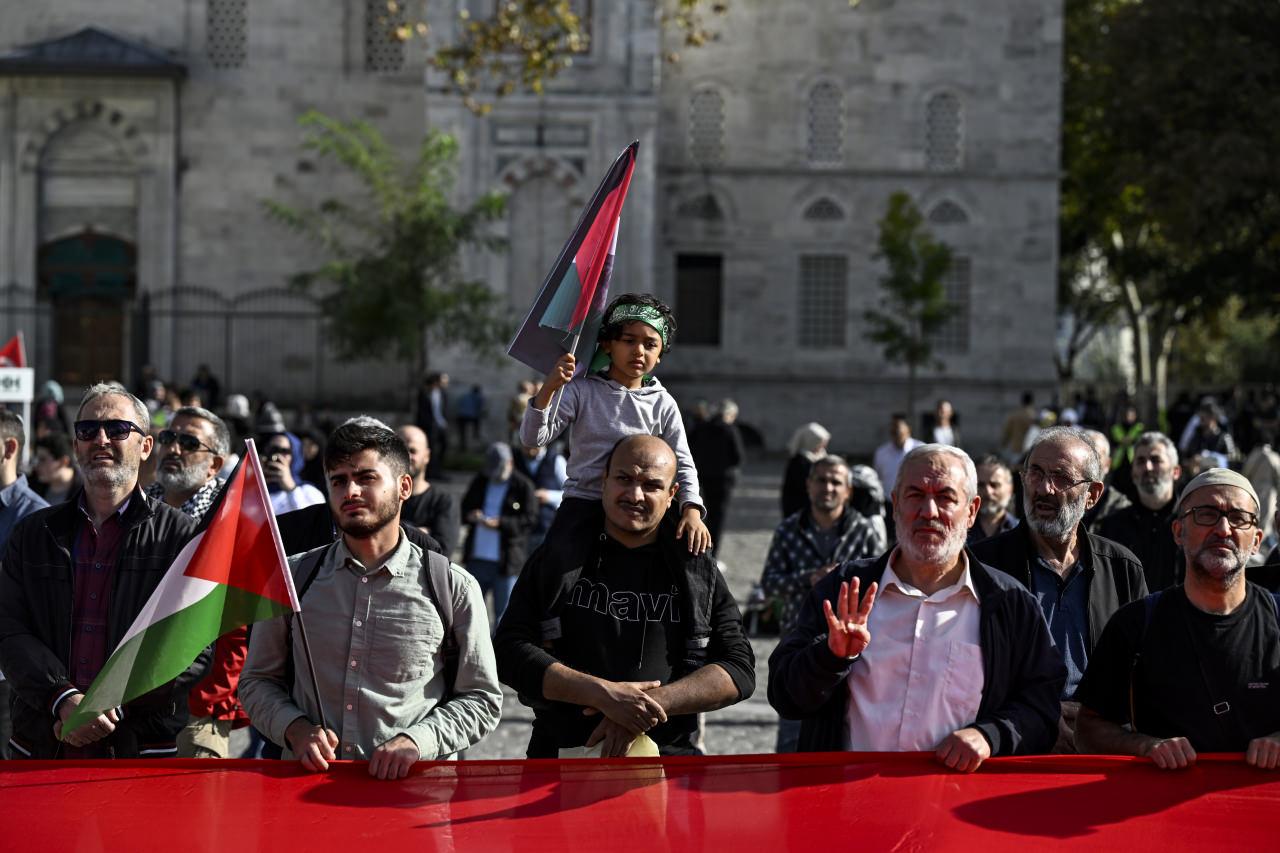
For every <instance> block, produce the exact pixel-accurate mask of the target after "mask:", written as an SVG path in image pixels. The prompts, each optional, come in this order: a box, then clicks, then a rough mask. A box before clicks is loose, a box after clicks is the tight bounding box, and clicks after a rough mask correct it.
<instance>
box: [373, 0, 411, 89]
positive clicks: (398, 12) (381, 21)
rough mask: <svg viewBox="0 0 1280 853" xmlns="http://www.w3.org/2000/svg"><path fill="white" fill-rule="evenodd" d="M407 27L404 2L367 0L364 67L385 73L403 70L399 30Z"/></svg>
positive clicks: (398, 0) (402, 43) (402, 53)
mask: <svg viewBox="0 0 1280 853" xmlns="http://www.w3.org/2000/svg"><path fill="white" fill-rule="evenodd" d="M403 26H406V11H405V3H404V0H366V2H365V11H364V68H365V70H366V71H373V72H376V73H380V74H388V73H394V72H397V71H399V70H400V69H402V68H404V42H403V41H401V40H400V36H399V30H400V28H401V27H403Z"/></svg>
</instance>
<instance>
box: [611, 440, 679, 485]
mask: <svg viewBox="0 0 1280 853" xmlns="http://www.w3.org/2000/svg"><path fill="white" fill-rule="evenodd" d="M632 462H643V463H645V464H646V465H650V466H656V467H659V468H661V467H669V468H670V476H669V477H668V478H667V482H668V483H671V482H674V481H675V478H676V454H675V451H673V450H672V449H671V445H669V444H667V442H666V441H665V440H664V439H662V438H660V437H659V436H656V435H629V436H627V437H626V438H624V439H622V440H621V441H619V442H618V443H617V444H615V445H614V446H613V450H612V451H610V453H609V458H608V459H606V460H605V474H606V476H607V475H608V474H610V473H612V472H613V466H614V465H615V464H624V463H632Z"/></svg>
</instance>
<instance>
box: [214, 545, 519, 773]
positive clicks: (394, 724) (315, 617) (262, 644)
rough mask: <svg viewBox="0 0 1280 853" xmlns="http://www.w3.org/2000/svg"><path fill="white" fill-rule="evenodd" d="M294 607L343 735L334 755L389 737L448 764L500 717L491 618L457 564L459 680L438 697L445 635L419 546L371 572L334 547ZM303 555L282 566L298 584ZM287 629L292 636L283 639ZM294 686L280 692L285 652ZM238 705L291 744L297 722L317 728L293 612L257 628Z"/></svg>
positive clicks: (364, 749) (329, 713)
mask: <svg viewBox="0 0 1280 853" xmlns="http://www.w3.org/2000/svg"><path fill="white" fill-rule="evenodd" d="M325 547H328V548H329V551H328V553H326V554H325V556H324V559H323V561H322V562H321V565H320V569H319V572H318V573H317V575H316V578H315V581H314V582H313V583H312V584H311V587H310V588H309V589H308V590H307V593H306V597H305V598H304V599H303V601H302V607H303V610H302V617H303V619H305V620H306V628H307V635H308V638H309V639H310V641H311V653H312V655H313V657H314V659H315V664H316V678H317V681H318V683H319V687H320V697H321V702H322V704H323V708H324V716H325V721H326V722H327V723H328V724H329V727H330V728H331V729H333V730H334V732H336V733H337V735H338V738H339V744H338V750H337V752H338V758H342V759H368V758H370V757H371V756H372V754H373V751H374V750H375V749H376V748H377V747H378V746H380V745H382V744H383V743H386V742H387V741H388V740H390V739H391V738H393V737H395V736H396V735H401V734H403V735H408V736H409V737H410V738H412V739H413V741H414V743H416V744H417V746H418V751H419V753H420V754H421V756H422V758H423V759H424V760H425V759H434V758H444V757H447V756H449V755H451V754H453V753H456V752H458V751H459V750H462V749H465V748H466V747H468V746H471V745H472V744H474V743H476V742H477V741H479V740H480V739H481V738H482V737H484V736H485V735H487V734H488V733H489V732H491V731H493V729H494V727H495V726H497V724H498V718H499V716H500V714H501V709H502V690H501V688H500V687H499V686H498V674H497V668H496V666H495V664H494V657H493V645H492V643H491V642H490V638H489V620H488V617H487V615H486V611H485V606H484V599H483V597H482V596H481V593H480V588H479V586H478V585H477V584H476V582H475V579H474V578H472V577H471V575H469V574H467V573H466V572H464V571H463V570H462V569H460V568H458V567H457V566H452V567H451V568H450V572H449V578H450V584H449V587H450V588H449V590H448V591H447V592H446V590H443V589H441V590H439V592H440V594H441V595H446V594H448V595H450V596H451V599H452V603H453V632H454V636H455V637H456V638H457V640H458V646H459V656H458V675H457V679H456V681H455V683H454V691H453V695H452V696H451V698H450V699H449V700H448V701H442V700H443V699H444V694H445V683H444V657H443V655H442V654H441V643H442V641H443V639H444V627H443V621H442V620H441V617H440V613H439V611H438V610H437V609H436V605H435V603H434V602H433V601H432V600H431V595H430V591H429V590H430V589H431V587H430V585H429V584H428V582H427V574H426V573H427V565H426V559H425V558H424V555H423V552H422V549H421V548H419V547H418V546H417V545H414V544H413V543H412V542H410V541H409V540H408V539H407V538H406V537H405V536H404V535H401V537H400V543H399V544H398V545H397V546H396V549H395V550H394V551H393V552H392V553H391V556H390V557H388V558H387V560H386V562H384V563H383V564H382V565H381V566H379V567H378V568H375V569H373V570H372V571H368V570H366V569H365V567H364V566H363V565H362V564H361V563H360V561H359V560H357V559H356V558H355V557H354V556H352V554H351V552H350V551H349V550H348V549H347V546H346V543H345V541H343V540H342V539H339V540H338V541H337V542H336V543H334V544H333V545H332V546H325ZM305 556H306V555H305V554H300V555H295V556H294V557H291V558H290V569H291V570H292V571H293V572H294V576H295V582H297V583H301V581H302V580H303V579H302V578H300V577H298V576H297V572H298V566H299V564H300V563H301V562H302V560H303V559H304V558H305ZM288 632H292V638H291V641H290V638H289V636H287V633H288ZM290 654H292V656H293V669H294V678H293V684H292V685H288V686H287V687H286V685H285V684H284V677H285V671H286V660H287V656H288V655H290ZM239 692H240V701H241V703H242V704H243V705H244V707H245V710H246V711H248V713H249V718H250V719H251V720H252V721H253V724H254V726H256V727H257V728H258V729H259V730H260V731H262V732H263V733H264V734H266V735H267V736H268V737H270V738H271V739H272V740H274V741H275V742H276V743H279V744H281V745H284V746H285V747H286V748H287V747H288V744H287V743H286V741H285V739H284V733H285V730H286V729H287V728H288V727H289V725H290V724H291V723H292V722H293V721H295V720H297V719H298V718H299V717H306V718H307V719H308V720H310V721H311V722H313V723H317V724H318V723H319V721H320V715H319V708H318V706H317V704H316V696H315V691H314V689H313V687H312V681H311V674H310V671H309V669H308V667H307V662H306V656H305V654H304V653H303V645H302V638H301V635H300V634H299V631H298V624H297V617H296V616H281V617H277V618H275V619H272V620H269V621H267V622H260V623H258V624H256V625H254V626H253V630H252V632H251V639H250V644H249V656H248V659H247V660H246V661H245V667H244V672H243V674H242V676H241V678H240V687H239Z"/></svg>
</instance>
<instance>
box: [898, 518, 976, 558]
mask: <svg viewBox="0 0 1280 853" xmlns="http://www.w3.org/2000/svg"><path fill="white" fill-rule="evenodd" d="M921 526H933V527H934V529H941V530H942V533H943V539H942V540H941V541H936V540H931V541H929V542H928V543H926V544H923V545H918V544H916V541H915V537H914V536H913V535H912V533H913V532H914V531H911V532H908V534H907V535H906V536H905V537H903V538H901V539H899V540H898V547H899V548H901V549H902V553H903V554H905V555H906V557H907V559H908V560H910V561H911V562H913V563H922V564H924V565H927V566H943V565H949V564H950V563H951V562H953V561H954V560H955V558H956V557H957V556H959V554H960V551H961V550H962V549H963V548H964V543H965V540H966V539H968V537H969V531H968V529H967V528H964V527H961V526H959V525H956V526H955V527H952V528H949V529H948V528H946V527H945V526H944V525H941V524H938V525H927V524H922V525H921Z"/></svg>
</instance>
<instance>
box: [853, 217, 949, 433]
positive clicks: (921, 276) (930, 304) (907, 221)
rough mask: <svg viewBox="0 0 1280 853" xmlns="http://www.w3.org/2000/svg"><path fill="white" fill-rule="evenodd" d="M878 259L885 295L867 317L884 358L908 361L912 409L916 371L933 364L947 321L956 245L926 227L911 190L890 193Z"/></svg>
mask: <svg viewBox="0 0 1280 853" xmlns="http://www.w3.org/2000/svg"><path fill="white" fill-rule="evenodd" d="M879 225H880V238H879V250H878V251H877V252H876V254H875V258H876V259H877V260H879V259H883V260H884V261H885V263H886V265H887V267H888V274H887V275H885V276H884V277H883V278H881V279H880V287H881V289H882V290H883V295H882V297H881V300H880V307H879V308H872V309H868V310H867V311H865V312H864V314H863V316H864V317H865V318H866V321H867V324H868V325H869V326H870V327H871V339H872V340H873V341H875V342H876V343H878V344H880V345H881V347H882V348H883V351H884V355H885V358H886V359H888V360H890V361H894V362H898V363H900V364H905V365H906V366H907V369H908V373H909V377H910V382H909V384H908V399H907V409H908V412H910V411H911V410H912V409H913V408H914V403H915V376H916V372H917V371H918V370H919V369H920V368H921V367H925V366H928V365H930V364H932V363H933V343H932V339H933V336H934V335H936V334H937V333H938V332H939V331H941V330H942V327H943V326H944V325H945V324H946V322H947V318H948V314H949V306H948V304H947V298H946V290H945V288H944V286H943V278H944V276H946V274H947V271H948V270H949V269H950V268H951V249H950V248H949V247H948V246H947V245H946V244H945V243H942V242H940V241H938V240H936V239H934V237H933V236H932V235H931V234H930V233H929V232H928V230H927V229H926V228H925V227H924V217H923V216H922V215H921V213H920V210H919V209H918V208H917V207H916V206H915V204H914V203H913V202H912V201H911V197H910V196H908V195H907V194H906V193H903V192H897V193H894V194H893V195H891V196H889V206H888V210H887V211H886V213H885V215H884V218H883V219H881V220H880V223H879Z"/></svg>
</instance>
